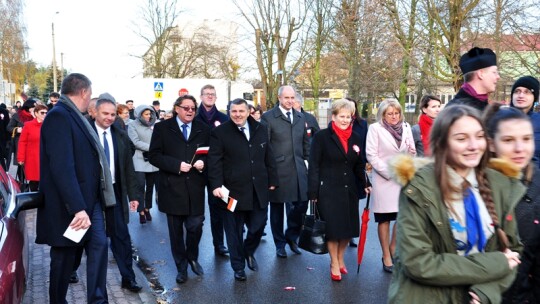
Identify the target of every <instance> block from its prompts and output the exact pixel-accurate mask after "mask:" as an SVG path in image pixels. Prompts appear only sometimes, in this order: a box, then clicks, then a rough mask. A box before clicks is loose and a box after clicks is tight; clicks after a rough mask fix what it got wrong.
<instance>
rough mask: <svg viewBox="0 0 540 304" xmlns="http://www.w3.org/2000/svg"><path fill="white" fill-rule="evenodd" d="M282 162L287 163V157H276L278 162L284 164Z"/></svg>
mask: <svg viewBox="0 0 540 304" xmlns="http://www.w3.org/2000/svg"><path fill="white" fill-rule="evenodd" d="M282 161H285V155H280V156H278V157H276V162H282Z"/></svg>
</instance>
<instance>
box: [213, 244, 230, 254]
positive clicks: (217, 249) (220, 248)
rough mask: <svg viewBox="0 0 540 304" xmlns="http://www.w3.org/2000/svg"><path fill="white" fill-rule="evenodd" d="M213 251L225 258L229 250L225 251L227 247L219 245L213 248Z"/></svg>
mask: <svg viewBox="0 0 540 304" xmlns="http://www.w3.org/2000/svg"><path fill="white" fill-rule="evenodd" d="M214 251H215V252H216V253H217V254H219V255H221V256H227V254H228V253H229V250H228V249H227V247H225V246H223V245H219V246H217V247H215V248H214Z"/></svg>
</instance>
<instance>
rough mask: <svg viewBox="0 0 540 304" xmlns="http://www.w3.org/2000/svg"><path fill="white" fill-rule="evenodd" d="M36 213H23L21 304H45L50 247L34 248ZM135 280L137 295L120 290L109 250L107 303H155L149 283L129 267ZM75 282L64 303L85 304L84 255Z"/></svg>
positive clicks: (46, 301) (136, 268)
mask: <svg viewBox="0 0 540 304" xmlns="http://www.w3.org/2000/svg"><path fill="white" fill-rule="evenodd" d="M36 214H37V211H36V210H28V211H26V227H27V231H28V250H29V253H28V254H29V261H28V264H29V265H28V278H27V282H26V283H27V285H26V292H25V294H24V299H23V303H24V304H33V303H48V302H49V265H50V261H51V259H50V255H49V249H50V247H49V246H47V245H38V244H36V243H35V242H34V241H35V239H36V235H35V234H36ZM133 270H134V271H135V275H136V277H137V283H139V285H141V286H142V287H143V289H142V290H141V291H140V292H139V293H133V292H131V291H129V290H126V289H123V288H121V287H120V286H121V285H120V284H121V281H122V277H121V276H120V272H119V271H118V267H117V266H116V262H115V260H114V257H113V255H112V252H111V250H110V248H109V264H108V266H107V294H108V296H109V303H118V304H130V303H156V302H157V300H156V297H155V296H154V295H153V294H152V291H151V290H150V287H149V282H148V280H147V279H146V277H145V276H144V274H143V273H142V272H141V270H140V269H139V268H138V267H137V266H136V265H135V262H134V265H133ZM78 273H79V283H76V284H70V287H69V289H68V293H67V299H66V300H67V301H68V303H86V256H85V255H83V259H82V261H81V266H80V267H79V270H78Z"/></svg>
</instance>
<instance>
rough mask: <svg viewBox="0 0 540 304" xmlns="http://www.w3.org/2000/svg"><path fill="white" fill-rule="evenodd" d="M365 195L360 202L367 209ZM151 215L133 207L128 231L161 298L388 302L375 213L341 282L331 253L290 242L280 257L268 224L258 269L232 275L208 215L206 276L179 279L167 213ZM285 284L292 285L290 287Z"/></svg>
mask: <svg viewBox="0 0 540 304" xmlns="http://www.w3.org/2000/svg"><path fill="white" fill-rule="evenodd" d="M364 205H365V200H363V201H361V202H360V208H361V209H363V207H364ZM151 213H152V216H153V221H152V222H148V223H147V224H144V225H141V224H139V218H138V214H137V213H131V217H130V224H129V226H130V232H131V236H132V241H133V244H134V246H135V248H136V251H137V252H136V255H138V258H139V261H140V266H141V268H142V270H143V272H145V273H146V275H147V278H148V279H149V281H150V285H151V287H152V288H153V289H154V291H155V294H156V296H157V298H158V302H160V303H386V299H387V289H388V285H389V283H390V279H391V275H390V274H388V273H385V272H383V270H382V264H381V256H382V254H381V249H380V246H379V241H378V238H377V226H376V224H375V223H374V222H373V215H372V214H371V216H370V218H371V221H370V224H369V229H368V237H367V242H366V248H365V254H364V258H363V262H362V266H361V268H360V273H359V274H356V269H357V262H356V253H357V248H352V247H349V248H348V249H347V252H346V254H345V258H346V263H347V268H348V270H349V274H347V275H343V280H342V281H341V282H332V281H331V280H330V267H329V265H330V258H329V256H328V255H320V256H319V255H314V254H311V253H309V252H305V251H303V253H302V254H301V255H296V254H294V253H293V252H291V251H290V250H289V247H288V246H287V247H286V249H287V252H288V258H286V259H281V258H278V257H276V253H275V246H274V243H273V240H272V233H271V231H270V226H269V224H267V226H266V230H265V231H266V233H267V235H266V236H264V237H263V240H262V242H261V244H260V246H259V248H258V250H257V252H256V253H255V258H256V259H257V261H258V264H259V271H258V272H253V271H251V270H250V269H248V268H247V267H246V274H247V281H245V282H237V281H235V280H234V277H233V271H232V268H231V266H230V263H229V259H228V257H221V256H217V255H216V254H214V248H213V245H212V236H211V232H210V223H209V222H210V218H209V215H208V208H206V219H205V224H204V228H203V236H202V240H201V244H200V253H199V263H200V264H201V265H202V267H203V268H204V272H205V274H204V276H202V277H198V276H196V275H195V274H194V273H193V272H192V271H191V269H190V268H188V281H187V282H186V283H185V284H182V285H180V284H177V283H176V281H175V278H176V274H177V271H176V267H175V265H174V261H173V259H172V255H171V252H170V243H169V237H168V230H167V221H166V216H165V215H164V214H163V213H161V212H159V210H158V207H157V206H156V205H154V207H153V208H152V209H151ZM286 287H294V289H293V290H287V289H285V288H286Z"/></svg>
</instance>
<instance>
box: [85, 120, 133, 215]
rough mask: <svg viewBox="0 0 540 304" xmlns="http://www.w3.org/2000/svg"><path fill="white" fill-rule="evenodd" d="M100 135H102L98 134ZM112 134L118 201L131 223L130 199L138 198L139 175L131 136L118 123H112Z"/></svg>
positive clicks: (92, 122) (91, 122) (93, 126)
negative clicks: (132, 156)
mask: <svg viewBox="0 0 540 304" xmlns="http://www.w3.org/2000/svg"><path fill="white" fill-rule="evenodd" d="M94 122H95V121H94V120H90V125H91V126H92V128H94V130H96V132H97V129H96V126H95V124H94ZM98 136H101V135H100V134H98ZM111 136H112V139H113V145H114V167H115V184H118V185H120V190H121V191H120V197H117V198H116V199H117V201H119V202H120V203H121V204H122V210H123V211H124V221H125V223H126V224H127V223H129V204H128V198H129V201H134V200H137V188H138V187H139V186H138V184H137V177H136V175H135V169H134V168H133V161H132V160H131V155H132V153H131V152H132V150H131V145H130V140H129V137H128V135H127V133H126V131H124V130H122V129H121V128H120V127H118V126H117V125H115V124H113V125H111Z"/></svg>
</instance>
